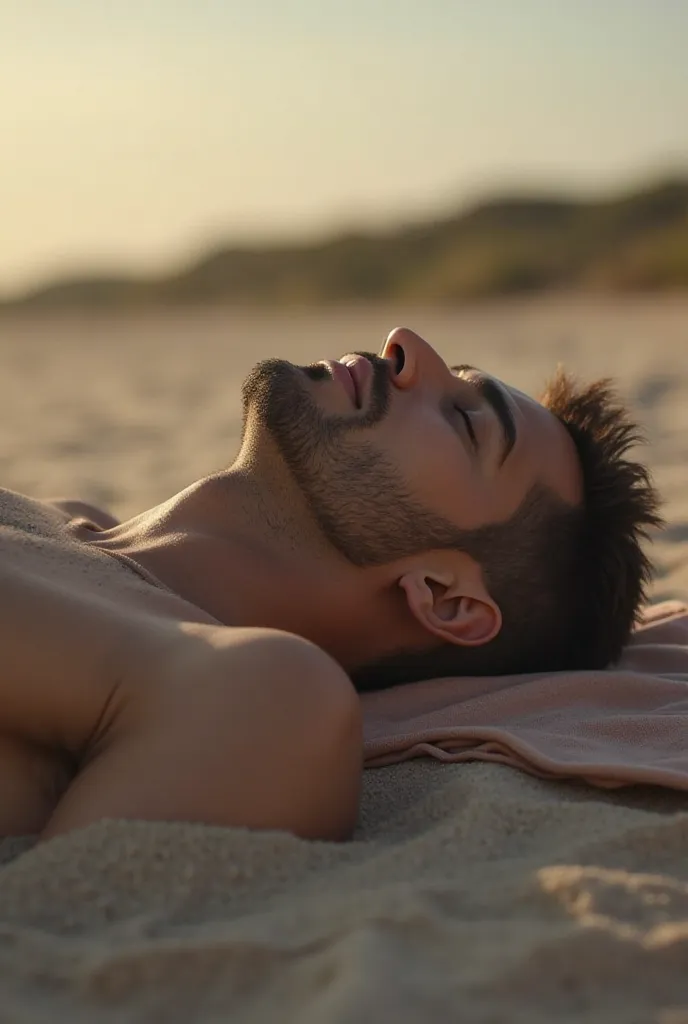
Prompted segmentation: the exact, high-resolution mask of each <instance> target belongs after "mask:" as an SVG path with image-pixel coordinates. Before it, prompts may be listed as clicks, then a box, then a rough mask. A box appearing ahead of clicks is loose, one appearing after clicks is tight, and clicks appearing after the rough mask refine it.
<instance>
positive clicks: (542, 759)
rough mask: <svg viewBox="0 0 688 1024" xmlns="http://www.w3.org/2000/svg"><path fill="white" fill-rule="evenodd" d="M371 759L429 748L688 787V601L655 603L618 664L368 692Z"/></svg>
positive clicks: (619, 781) (611, 781)
mask: <svg viewBox="0 0 688 1024" xmlns="http://www.w3.org/2000/svg"><path fill="white" fill-rule="evenodd" d="M361 699H362V702H363V710H364V749H365V766H366V768H377V767H381V766H382V765H388V764H394V763H395V762H397V761H406V760H408V759H409V758H413V757H423V756H430V757H435V758H437V759H438V760H440V761H475V760H479V761H496V762H499V763H501V764H506V765H510V766H511V767H513V768H520V769H521V770H522V771H526V772H530V773H531V774H532V775H538V776H540V777H541V778H547V779H551V778H559V779H564V778H583V779H585V780H586V781H587V782H590V783H592V784H593V785H595V786H603V787H608V788H613V787H615V786H629V785H635V784H638V783H653V784H654V785H657V786H669V787H671V788H672V789H684V790H688V607H686V605H683V604H681V603H679V602H677V601H666V602H664V603H662V604H658V605H655V606H653V607H650V608H648V609H647V611H646V612H645V615H644V617H643V621H642V623H641V625H640V626H639V627H638V629H637V630H636V632H635V634H634V636H633V638H632V640H631V641H630V643H629V644H628V646H627V647H626V649H625V651H624V654H623V656H622V658H621V660H620V661H619V663H618V664H617V665H616V666H614V668H611V669H607V670H605V671H595V672H556V673H550V674H545V673H539V674H535V675H518V676H501V677H499V676H493V677H482V678H476V677H470V678H468V677H467V678H451V679H432V680H427V681H425V682H420V683H410V684H407V685H404V686H395V687H393V688H391V689H388V690H381V691H379V692H377V693H366V694H363V695H362V698H361Z"/></svg>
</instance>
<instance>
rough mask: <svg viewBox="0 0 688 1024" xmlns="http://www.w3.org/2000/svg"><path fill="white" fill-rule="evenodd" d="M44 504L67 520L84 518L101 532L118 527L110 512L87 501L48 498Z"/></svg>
mask: <svg viewBox="0 0 688 1024" xmlns="http://www.w3.org/2000/svg"><path fill="white" fill-rule="evenodd" d="M45 504H46V505H50V506H51V507H52V508H56V509H57V510H58V511H59V512H63V513H64V514H65V515H66V516H67V517H68V518H69V519H73V518H75V517H77V516H84V517H85V518H86V519H90V520H91V522H92V523H95V524H96V526H99V527H100V528H101V529H102V530H110V529H112V527H113V526H119V519H116V518H115V517H114V516H113V515H112V514H111V513H110V512H106V511H105V510H104V509H102V508H98V507H97V506H96V505H91V504H89V502H87V501H80V500H79V499H78V498H50V499H49V500H48V501H46V502H45Z"/></svg>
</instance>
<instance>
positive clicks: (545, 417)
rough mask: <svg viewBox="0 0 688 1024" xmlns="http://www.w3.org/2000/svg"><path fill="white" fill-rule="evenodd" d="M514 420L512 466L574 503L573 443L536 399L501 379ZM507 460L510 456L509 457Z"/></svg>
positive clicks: (576, 468) (578, 479) (579, 486)
mask: <svg viewBox="0 0 688 1024" xmlns="http://www.w3.org/2000/svg"><path fill="white" fill-rule="evenodd" d="M500 383H501V385H502V388H503V389H504V391H505V392H506V394H507V396H508V398H509V400H510V403H511V407H512V411H513V414H514V418H515V421H516V428H517V437H518V440H517V442H516V446H515V448H514V451H513V453H512V455H513V456H516V458H515V459H514V466H513V468H514V470H516V471H518V472H521V473H523V472H525V473H527V474H528V475H530V474H532V478H533V480H532V482H533V483H534V482H536V481H537V480H539V481H541V482H542V483H543V484H545V485H546V486H548V487H551V488H552V490H553V491H555V492H556V493H557V494H558V495H559V496H560V497H561V498H562V499H563V500H564V501H567V502H569V503H570V504H578V503H579V502H580V501H581V499H582V494H583V481H582V471H581V466H580V460H579V458H578V453H577V451H576V446H575V444H574V443H573V439H572V437H571V435H570V434H569V432H568V430H567V429H566V427H565V426H564V424H563V423H562V422H561V420H559V419H558V418H557V417H556V416H554V414H553V413H551V412H550V411H549V409H546V408H545V407H544V406H543V405H541V404H540V402H538V401H536V400H535V399H534V398H531V397H530V395H526V394H524V393H523V392H522V391H519V390H518V388H514V387H510V386H509V385H507V384H504V383H503V382H501V381H500ZM509 461H511V459H509Z"/></svg>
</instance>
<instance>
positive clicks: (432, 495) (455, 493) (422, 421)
mask: <svg viewBox="0 0 688 1024" xmlns="http://www.w3.org/2000/svg"><path fill="white" fill-rule="evenodd" d="M390 426H391V424H390ZM384 446H385V451H386V454H387V456H388V458H390V459H391V460H392V461H393V464H394V466H395V468H396V471H397V473H398V474H399V477H400V480H401V481H403V485H404V487H405V488H406V490H407V491H408V493H409V494H410V495H411V496H412V497H413V499H414V500H415V501H417V502H418V503H419V504H421V505H423V506H424V507H425V508H427V509H428V510H432V511H433V512H434V513H435V514H436V515H440V516H442V517H443V518H445V519H449V520H450V521H451V522H453V523H456V524H457V525H462V523H461V520H462V518H463V517H464V514H466V513H468V514H470V513H471V508H470V506H471V505H474V504H476V503H477V502H478V499H479V494H478V488H477V481H476V478H475V477H476V474H475V470H474V468H473V465H472V460H471V458H470V455H469V453H468V452H467V450H466V448H465V446H464V443H463V441H462V438H461V437H460V436H459V434H458V433H457V432H456V431H455V430H454V428H453V427H452V426H451V424H449V423H448V422H447V421H446V420H445V419H444V418H440V417H436V416H427V415H426V416H416V417H414V418H412V417H408V418H406V419H405V420H403V421H402V422H397V423H396V424H395V427H394V429H393V431H392V432H390V433H389V434H388V435H387V437H386V438H385V439H384Z"/></svg>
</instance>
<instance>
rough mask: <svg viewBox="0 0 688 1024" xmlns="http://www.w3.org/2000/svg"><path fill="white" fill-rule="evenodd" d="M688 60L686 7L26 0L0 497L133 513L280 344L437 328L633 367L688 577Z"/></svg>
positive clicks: (514, 354)
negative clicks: (57, 500)
mask: <svg viewBox="0 0 688 1024" xmlns="http://www.w3.org/2000/svg"><path fill="white" fill-rule="evenodd" d="M687 52H688V4H686V3H684V2H683V0H624V2H623V3H620V2H618V0H579V2H578V3H576V4H575V5H574V4H561V3H560V4H553V3H551V2H546V0H519V2H518V3H514V2H512V0H482V2H481V3H464V2H459V0H455V2H453V3H448V2H447V0H424V2H423V3H418V2H410V0H394V2H392V0H377V2H376V3H374V4H372V3H370V2H364V0H348V2H347V3H346V4H343V3H340V4H334V3H331V2H327V0H319V2H316V0H254V2H252V3H251V4H250V5H247V4H244V3H239V2H234V0H224V2H219V0H136V2H134V0H118V3H117V4H112V3H107V4H106V3H105V2H104V0H30V2H27V0H2V3H1V4H0V121H1V123H2V125H3V128H4V131H3V141H2V150H1V157H0V484H2V486H5V487H9V488H12V489H16V490H20V491H22V492H24V493H28V494H31V495H33V496H36V497H39V498H40V497H50V496H57V495H62V496H79V497H83V498H87V499H89V500H95V501H99V502H102V503H104V504H106V505H108V506H109V507H110V508H111V509H112V510H113V511H114V512H115V513H116V514H119V515H122V516H126V515H133V514H135V513H136V512H138V511H141V510H142V509H143V508H144V507H147V506H148V505H151V504H155V503H157V502H159V501H162V500H163V499H164V498H166V497H169V496H170V494H172V493H174V492H175V491H176V490H179V489H181V488H182V487H184V486H185V485H186V484H187V483H190V482H191V481H192V480H193V479H195V478H197V477H199V476H201V475H204V474H205V473H208V472H211V471H213V470H215V469H218V468H220V467H221V466H223V465H227V464H228V463H229V462H231V459H232V456H233V454H234V453H235V451H236V447H237V444H238V440H239V433H240V428H241V417H240V409H239V405H238V395H239V388H240V384H241V380H242V379H243V377H244V376H245V375H246V373H247V372H248V370H249V369H250V368H251V366H252V365H253V364H254V363H255V362H256V361H257V360H258V359H261V358H265V357H267V356H270V355H280V356H282V357H285V358H288V359H291V360H292V361H294V362H309V361H312V360H315V359H319V358H327V357H335V358H336V357H337V356H338V355H341V354H343V353H344V352H345V351H349V350H351V349H367V350H373V351H377V350H379V348H380V346H381V344H382V342H383V340H384V337H385V335H386V334H387V332H388V331H389V330H390V329H391V328H392V327H393V326H395V325H397V324H408V326H411V327H413V328H414V329H415V330H417V331H418V332H419V333H421V334H423V335H424V336H425V337H426V338H427V340H428V341H430V342H431V343H432V344H434V345H435V346H436V347H437V348H438V350H439V351H440V352H441V353H442V354H443V355H444V356H446V357H447V359H449V358H454V357H458V358H460V359H461V360H462V361H471V362H478V363H479V364H480V365H482V366H484V367H485V369H487V370H489V371H490V372H492V373H495V374H496V375H498V376H499V377H501V378H503V379H504V380H506V381H508V382H510V383H513V384H516V385H517V386H519V387H522V388H524V389H525V390H528V391H530V392H532V393H535V392H537V390H538V389H539V387H540V386H541V384H542V382H543V380H544V378H545V376H546V375H547V373H548V372H550V371H551V370H552V369H553V368H554V366H555V365H556V363H557V362H559V361H563V362H565V363H566V364H567V365H569V366H571V367H572V368H573V369H575V370H576V371H578V372H579V373H580V374H581V375H583V376H587V377H589V376H596V375H600V374H603V373H605V374H607V373H609V374H612V375H614V376H615V377H617V378H618V380H619V384H620V386H621V388H622V391H623V393H624V394H625V395H626V396H627V398H628V400H629V402H630V403H631V404H632V405H633V408H634V410H636V411H637V414H638V415H639V417H640V418H641V419H642V421H643V423H644V425H645V427H646V431H647V433H648V436H649V439H650V441H651V446H650V448H649V449H648V450H647V458H648V459H649V461H650V462H651V464H652V467H653V470H654V471H655V473H656V476H657V479H658V483H660V485H661V487H662V489H663V492H664V494H665V496H666V499H667V509H668V514H669V517H670V520H671V524H672V525H671V530H673V531H674V532H673V534H672V533H671V532H669V533H668V534H667V535H665V540H664V541H662V543H661V544H660V545H659V546H658V565H659V569H658V578H659V579H660V580H661V579H663V580H664V581H665V584H663V586H664V587H665V590H666V592H667V593H668V592H669V590H670V589H671V587H672V586H674V583H675V581H676V580H677V579H679V578H680V579H681V580H683V581H684V582H688V577H686V576H685V573H688V568H686V567H687V566H688V553H687V552H686V551H685V548H684V546H683V542H684V541H685V542H688V483H686V480H685V475H686V474H685V469H686V460H687V459H688V369H687V367H686V358H687V354H688V61H687V60H686V53H687ZM667 545H668V546H667ZM672 559H673V561H672ZM677 573H678V574H679V575H678V576H677V575H676V574H677ZM681 574H684V575H681Z"/></svg>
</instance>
